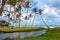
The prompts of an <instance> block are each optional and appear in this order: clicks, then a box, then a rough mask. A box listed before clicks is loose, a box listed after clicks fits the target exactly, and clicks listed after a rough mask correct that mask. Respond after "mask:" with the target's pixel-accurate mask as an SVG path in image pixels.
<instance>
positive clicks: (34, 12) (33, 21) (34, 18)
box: [31, 8, 37, 27]
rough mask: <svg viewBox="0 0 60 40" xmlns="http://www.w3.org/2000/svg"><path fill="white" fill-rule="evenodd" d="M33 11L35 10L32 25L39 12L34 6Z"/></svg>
mask: <svg viewBox="0 0 60 40" xmlns="http://www.w3.org/2000/svg"><path fill="white" fill-rule="evenodd" d="M32 12H34V18H33V21H32V25H31V27H32V26H33V23H34V20H35V16H36V13H37V8H33V11H32Z"/></svg>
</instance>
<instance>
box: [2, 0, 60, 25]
mask: <svg viewBox="0 0 60 40" xmlns="http://www.w3.org/2000/svg"><path fill="white" fill-rule="evenodd" d="M31 1H32V0H31ZM31 6H32V8H34V7H36V8H37V9H42V10H43V11H42V16H43V19H44V21H45V22H46V23H47V24H48V25H60V0H33V3H32V4H31ZM5 8H6V7H5ZM32 8H31V9H29V13H30V12H31V11H32ZM26 11H27V9H24V8H23V16H25V15H26ZM32 14H33V13H32ZM33 15H34V14H33ZM2 20H7V18H4V17H2ZM30 20H32V18H31V19H29V20H28V22H27V25H31V23H30ZM23 21H24V20H23ZM24 24H25V23H24V22H21V25H24ZM12 25H13V23H12ZM15 25H16V24H15ZM33 25H38V26H40V25H45V24H44V23H43V22H42V20H41V18H40V15H38V14H37V15H36V16H35V21H34V24H33Z"/></svg>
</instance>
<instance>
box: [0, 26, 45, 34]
mask: <svg viewBox="0 0 60 40" xmlns="http://www.w3.org/2000/svg"><path fill="white" fill-rule="evenodd" d="M43 29H45V28H43V27H0V32H3V33H12V32H29V31H37V30H43Z"/></svg>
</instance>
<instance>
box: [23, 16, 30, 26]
mask: <svg viewBox="0 0 60 40" xmlns="http://www.w3.org/2000/svg"><path fill="white" fill-rule="evenodd" d="M24 19H25V27H26V24H27V20H28V19H29V18H28V17H27V16H25V18H24Z"/></svg>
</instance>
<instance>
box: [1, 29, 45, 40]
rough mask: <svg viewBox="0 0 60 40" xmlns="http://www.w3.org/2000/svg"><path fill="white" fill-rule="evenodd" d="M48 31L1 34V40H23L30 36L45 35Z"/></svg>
mask: <svg viewBox="0 0 60 40" xmlns="http://www.w3.org/2000/svg"><path fill="white" fill-rule="evenodd" d="M45 33H46V30H40V31H33V32H17V33H0V40H3V39H4V38H6V37H10V38H16V37H19V38H21V39H23V38H25V37H29V36H34V37H35V36H39V35H42V34H45Z"/></svg>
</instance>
